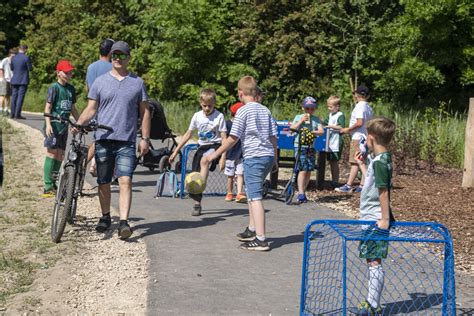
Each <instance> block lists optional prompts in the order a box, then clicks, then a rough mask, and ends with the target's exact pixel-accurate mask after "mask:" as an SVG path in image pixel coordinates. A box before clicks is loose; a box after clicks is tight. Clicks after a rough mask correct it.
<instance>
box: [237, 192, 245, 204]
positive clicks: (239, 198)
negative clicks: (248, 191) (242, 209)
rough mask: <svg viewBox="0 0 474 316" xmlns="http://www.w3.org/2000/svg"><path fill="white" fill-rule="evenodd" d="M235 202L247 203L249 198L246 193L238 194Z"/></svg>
mask: <svg viewBox="0 0 474 316" xmlns="http://www.w3.org/2000/svg"><path fill="white" fill-rule="evenodd" d="M235 202H237V203H247V196H246V195H245V193H238V194H237V196H236V197H235Z"/></svg>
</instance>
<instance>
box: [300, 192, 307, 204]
mask: <svg viewBox="0 0 474 316" xmlns="http://www.w3.org/2000/svg"><path fill="white" fill-rule="evenodd" d="M297 201H298V203H299V204H301V203H306V202H308V199H307V198H306V195H304V194H298V197H297Z"/></svg>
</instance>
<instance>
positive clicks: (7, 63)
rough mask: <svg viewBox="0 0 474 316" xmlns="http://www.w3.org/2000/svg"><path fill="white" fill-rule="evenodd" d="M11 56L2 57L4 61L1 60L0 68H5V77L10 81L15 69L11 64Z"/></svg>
mask: <svg viewBox="0 0 474 316" xmlns="http://www.w3.org/2000/svg"><path fill="white" fill-rule="evenodd" d="M10 62H11V61H10V58H9V57H5V58H3V59H2V62H0V69H2V70H3V77H4V78H5V79H6V80H7V81H8V82H10V80H11V79H12V77H13V71H12V68H11V66H10Z"/></svg>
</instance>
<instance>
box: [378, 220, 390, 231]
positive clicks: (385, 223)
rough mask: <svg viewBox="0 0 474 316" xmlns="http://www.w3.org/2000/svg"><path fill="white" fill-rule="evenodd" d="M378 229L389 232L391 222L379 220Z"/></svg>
mask: <svg viewBox="0 0 474 316" xmlns="http://www.w3.org/2000/svg"><path fill="white" fill-rule="evenodd" d="M377 227H378V228H380V229H385V230H387V229H388V228H389V227H390V221H389V220H388V219H379V220H378V221H377Z"/></svg>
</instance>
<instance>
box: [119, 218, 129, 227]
mask: <svg viewBox="0 0 474 316" xmlns="http://www.w3.org/2000/svg"><path fill="white" fill-rule="evenodd" d="M126 224H128V222H127V220H126V219H121V220H120V224H119V225H120V226H122V225H126Z"/></svg>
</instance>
